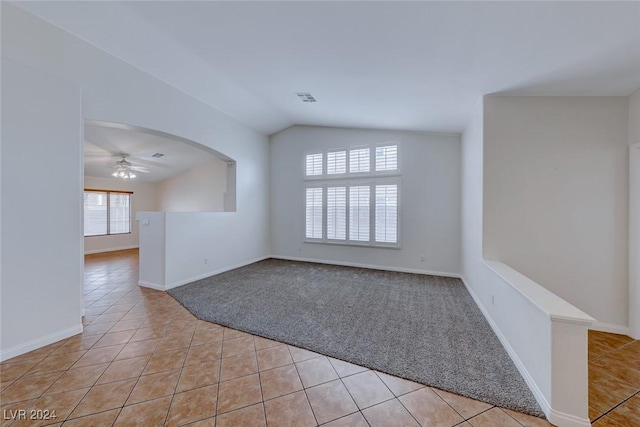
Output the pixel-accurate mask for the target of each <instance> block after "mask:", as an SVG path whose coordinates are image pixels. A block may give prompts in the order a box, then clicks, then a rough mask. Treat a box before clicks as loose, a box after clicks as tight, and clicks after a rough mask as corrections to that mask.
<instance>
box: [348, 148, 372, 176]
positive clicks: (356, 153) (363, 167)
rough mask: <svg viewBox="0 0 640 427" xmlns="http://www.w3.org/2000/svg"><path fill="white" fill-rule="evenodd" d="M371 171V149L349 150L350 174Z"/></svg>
mask: <svg viewBox="0 0 640 427" xmlns="http://www.w3.org/2000/svg"><path fill="white" fill-rule="evenodd" d="M370 169H371V166H370V160H369V149H368V148H358V149H355V150H349V172H350V173H354V172H369V170H370Z"/></svg>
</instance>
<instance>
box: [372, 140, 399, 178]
mask: <svg viewBox="0 0 640 427" xmlns="http://www.w3.org/2000/svg"><path fill="white" fill-rule="evenodd" d="M397 169H398V146H397V145H387V146H384V147H376V172H379V171H394V170H397Z"/></svg>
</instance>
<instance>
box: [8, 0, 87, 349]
mask: <svg viewBox="0 0 640 427" xmlns="http://www.w3.org/2000/svg"><path fill="white" fill-rule="evenodd" d="M2 12H3V16H2V18H3V22H2V24H3V28H2V42H3V43H2V46H3V47H4V41H5V39H6V34H5V32H4V18H5V16H4V9H3V11H2ZM81 168H82V119H81V116H80V91H79V90H78V88H77V87H76V86H74V85H72V84H69V83H68V82H65V81H64V80H62V79H60V78H57V77H56V76H52V75H50V74H48V73H46V72H43V71H41V70H35V69H32V68H29V67H25V66H23V65H21V64H18V63H16V62H14V61H12V60H10V59H9V58H6V57H5V56H4V52H3V56H2V180H1V182H2V215H1V218H2V223H1V228H2V252H1V253H2V261H1V262H0V264H1V265H2V273H1V278H0V280H1V285H2V286H1V292H0V299H1V303H0V304H1V307H2V308H1V310H0V312H1V313H2V314H1V317H0V323H1V325H2V329H1V341H0V360H5V359H7V358H11V357H13V356H17V355H19V354H21V353H25V352H27V351H30V350H33V349H35V348H38V347H41V346H43V345H46V344H50V343H52V342H55V341H58V340H60V339H63V338H66V337H68V336H71V335H74V334H77V333H80V332H82V323H81V309H82V306H81V305H82V304H81V296H82V239H81V233H82V231H81V230H82V224H81V215H82V172H81V170H82V169H81Z"/></svg>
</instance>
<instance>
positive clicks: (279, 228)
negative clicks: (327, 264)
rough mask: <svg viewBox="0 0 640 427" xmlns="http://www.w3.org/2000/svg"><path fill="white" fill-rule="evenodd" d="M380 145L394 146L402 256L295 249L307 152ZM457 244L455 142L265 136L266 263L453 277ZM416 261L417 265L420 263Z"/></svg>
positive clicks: (354, 132)
mask: <svg viewBox="0 0 640 427" xmlns="http://www.w3.org/2000/svg"><path fill="white" fill-rule="evenodd" d="M385 142H398V144H399V153H400V159H399V161H400V168H401V173H402V181H401V184H400V185H401V187H400V203H401V207H400V221H401V223H400V232H401V235H400V242H401V246H402V248H401V249H400V250H397V249H388V248H363V247H353V246H343V245H335V244H333V245H326V244H318V243H303V240H304V184H305V182H304V170H303V165H304V156H305V154H307V153H308V152H309V151H310V150H326V149H332V148H340V147H345V146H346V147H348V146H351V145H356V144H376V143H385ZM459 242H460V138H459V137H458V136H454V135H441V134H427V133H417V132H399V131H397V132H396V131H379V130H362V129H340V128H326V127H311V126H294V127H291V128H288V129H285V130H284V131H282V132H280V133H277V134H275V135H272V136H271V253H272V254H273V255H274V256H280V257H294V258H302V259H308V260H316V261H331V262H339V263H351V264H358V265H371V266H377V267H387V268H391V269H405V270H411V271H421V272H439V273H443V274H454V275H455V274H457V273H459V271H460V264H459V260H460V245H459ZM298 247H300V248H301V250H300V251H298ZM423 255H424V256H425V261H424V262H421V261H420V259H421V256H423Z"/></svg>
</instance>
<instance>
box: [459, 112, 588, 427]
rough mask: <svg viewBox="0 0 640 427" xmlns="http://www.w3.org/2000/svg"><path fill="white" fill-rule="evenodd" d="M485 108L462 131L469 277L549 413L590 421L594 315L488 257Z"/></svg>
mask: <svg viewBox="0 0 640 427" xmlns="http://www.w3.org/2000/svg"><path fill="white" fill-rule="evenodd" d="M484 109H485V104H484V102H479V103H478V105H477V106H476V108H475V111H474V114H473V116H472V118H471V120H470V122H469V124H468V126H467V128H466V129H465V131H464V133H463V135H462V154H461V158H462V172H461V175H462V220H461V223H462V234H461V236H462V239H461V242H462V249H461V252H462V256H461V259H462V277H463V280H464V283H465V285H466V286H467V289H468V290H469V292H470V293H471V295H472V297H473V298H474V300H475V301H476V303H477V304H478V306H479V307H480V309H481V310H482V313H483V314H484V316H485V317H486V318H487V320H488V322H489V323H490V325H491V327H492V328H493V330H494V331H495V332H496V335H497V336H498V338H499V339H500V341H501V342H502V344H503V345H504V347H505V349H506V350H507V352H508V353H509V355H510V356H511V358H512V359H513V361H514V363H515V364H516V366H517V367H518V370H519V371H520V373H521V374H522V376H523V378H524V379H525V381H526V382H527V384H528V385H529V387H530V388H531V390H532V392H533V393H534V395H535V397H536V399H537V401H538V403H539V404H540V406H541V408H542V409H543V411H544V412H545V414H546V415H547V417H548V418H549V420H550V421H551V422H552V423H554V424H555V425H558V426H571V427H573V426H582V425H585V426H586V425H589V420H588V413H587V400H588V397H587V344H586V339H587V336H586V327H587V325H588V324H589V323H590V322H591V321H592V319H590V318H589V317H588V316H586V315H585V314H584V313H581V312H580V311H579V310H577V309H575V308H574V307H572V306H571V305H570V304H568V303H566V302H565V301H563V300H561V299H560V298H558V297H557V296H555V295H553V294H552V293H550V292H549V291H547V290H546V289H544V288H543V287H541V286H540V285H538V284H537V283H535V282H533V281H531V280H530V279H528V278H527V277H525V276H523V275H521V274H519V273H518V272H517V271H515V270H513V269H512V268H510V267H509V266H508V265H505V264H504V263H502V262H496V261H487V260H485V259H484V257H483V240H484V239H485V236H484V234H483V215H484V209H485V206H486V204H487V203H488V202H487V200H486V198H485V197H484V193H485V191H486V182H485V177H486V174H487V164H486V161H485V157H486V155H485V153H484V148H485V123H486V122H485V114H484ZM499 261H502V260H499Z"/></svg>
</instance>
